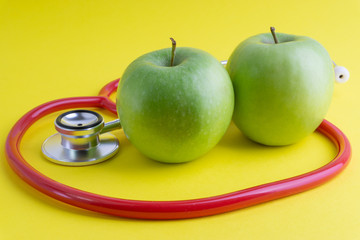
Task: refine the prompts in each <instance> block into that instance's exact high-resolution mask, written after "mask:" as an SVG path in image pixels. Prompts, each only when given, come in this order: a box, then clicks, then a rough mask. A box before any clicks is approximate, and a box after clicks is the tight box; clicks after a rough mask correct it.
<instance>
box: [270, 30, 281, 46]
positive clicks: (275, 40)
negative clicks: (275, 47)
mask: <svg viewBox="0 0 360 240" xmlns="http://www.w3.org/2000/svg"><path fill="white" fill-rule="evenodd" d="M270 31H271V34H272V36H273V38H274V42H275V44H277V43H279V41H278V39H277V37H276V34H275V28H274V27H270Z"/></svg>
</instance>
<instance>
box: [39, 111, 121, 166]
mask: <svg viewBox="0 0 360 240" xmlns="http://www.w3.org/2000/svg"><path fill="white" fill-rule="evenodd" d="M104 126H105V124H104V119H103V117H102V116H101V115H100V114H98V113H96V112H93V111H89V110H75V111H69V112H66V113H63V114H61V115H60V116H58V117H57V119H56V120H55V128H56V130H57V131H58V133H56V134H54V135H52V136H50V137H49V138H47V139H46V140H45V141H44V143H43V145H42V152H43V154H44V156H45V157H46V158H47V159H48V160H50V161H51V162H54V163H57V164H61V165H67V166H85V165H91V164H96V163H99V162H103V161H105V160H107V159H109V158H111V157H112V156H114V155H115V154H116V153H117V151H118V147H119V141H118V139H117V138H116V137H115V136H114V135H112V134H111V133H108V132H105V133H104V131H103V129H104Z"/></svg>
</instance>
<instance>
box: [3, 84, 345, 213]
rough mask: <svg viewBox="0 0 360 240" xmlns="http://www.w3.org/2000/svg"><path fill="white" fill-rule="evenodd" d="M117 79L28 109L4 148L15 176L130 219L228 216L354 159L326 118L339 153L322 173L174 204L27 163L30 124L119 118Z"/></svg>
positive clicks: (324, 130) (324, 177)
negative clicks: (67, 180) (93, 186)
mask: <svg viewBox="0 0 360 240" xmlns="http://www.w3.org/2000/svg"><path fill="white" fill-rule="evenodd" d="M119 80H120V79H116V80H114V81H112V82H110V83H108V84H107V85H106V86H104V87H103V88H102V89H101V91H100V93H99V95H98V96H91V97H73V98H64V99H59V100H54V101H51V102H48V103H45V104H42V105H40V106H38V107H36V108H34V109H32V110H30V111H29V112H28V113H26V114H25V115H24V116H23V117H21V118H20V119H19V120H18V121H17V122H16V123H15V125H14V126H13V128H12V129H11V130H10V133H9V135H8V137H7V140H6V144H5V151H6V156H7V160H8V163H9V165H10V166H11V168H12V169H13V170H14V172H15V173H16V174H17V175H18V176H19V177H20V178H22V179H23V180H24V181H25V182H27V183H28V184H29V185H31V186H32V187H34V188H35V189H37V190H39V191H40V192H42V193H44V194H46V195H48V196H50V197H52V198H54V199H56V200H59V201H62V202H64V203H67V204H70V205H73V206H76V207H79V208H83V209H87V210H90V211H94V212H99V213H103V214H109V215H114V216H120V217H128V218H139V219H185V218H195V217H203V216H209V215H214V214H219V213H224V212H229V211H233V210H237V209H241V208H245V207H249V206H253V205H256V204H259V203H264V202H267V201H271V200H275V199H278V198H282V197H286V196H289V195H293V194H296V193H300V192H303V191H306V190H309V189H311V188H314V187H316V186H319V185H321V184H323V183H325V182H327V181H328V180H330V179H332V178H333V177H335V176H336V175H337V174H339V173H340V172H341V171H342V170H343V169H344V168H345V167H346V166H347V164H348V163H349V161H350V158H351V146H350V143H349V141H348V139H347V137H346V136H345V134H344V133H343V132H342V131H341V130H340V129H338V128H337V127H336V126H335V125H333V124H331V123H330V122H329V121H327V120H323V122H322V123H321V124H320V126H319V127H318V128H317V131H318V132H320V133H321V134H323V135H325V136H326V137H327V138H329V139H330V140H331V141H332V143H333V144H334V145H335V147H336V148H337V155H336V156H335V158H334V159H333V160H332V161H330V162H329V163H328V164H326V165H324V166H322V167H320V168H318V169H315V170H313V171H310V172H308V173H305V174H301V175H298V176H295V177H291V178H287V179H283V180H279V181H275V182H271V183H266V184H262V185H258V186H255V187H250V188H247V189H242V190H239V191H235V192H231V193H225V194H221V195H216V196H211V197H205V198H198V199H189V200H176V201H150V200H149V201H142V200H132V199H122V198H115V197H110V196H103V195H99V194H95V193H91V192H87V191H83V190H80V189H76V188H73V187H71V186H68V185H65V184H62V183H60V182H57V181H55V180H53V179H51V178H49V177H47V176H46V175H44V174H43V173H41V172H39V171H38V170H36V169H35V168H33V167H32V166H31V165H30V164H29V163H28V162H27V161H26V160H25V159H24V157H23V156H22V154H21V152H20V145H21V140H22V137H23V136H24V134H25V132H26V131H27V129H28V128H29V127H30V126H31V125H32V124H34V123H35V122H36V121H37V120H39V119H40V118H42V117H44V116H46V115H48V114H51V113H54V112H57V111H62V110H65V109H74V108H90V107H91V108H93V107H97V108H103V109H106V110H108V111H110V112H112V113H114V114H116V105H115V103H114V102H112V101H111V100H110V95H111V94H112V93H113V92H115V91H116V89H117V86H118V82H119ZM91 121H92V120H90V122H91ZM68 123H69V122H68Z"/></svg>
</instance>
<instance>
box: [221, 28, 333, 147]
mask: <svg viewBox="0 0 360 240" xmlns="http://www.w3.org/2000/svg"><path fill="white" fill-rule="evenodd" d="M273 36H274V38H273ZM273 36H272V35H271V34H270V33H265V34H259V35H256V36H253V37H250V38H248V39H246V40H245V41H243V42H242V43H240V44H239V45H238V46H237V48H236V49H235V50H234V52H233V53H232V55H231V56H230V58H229V60H228V63H227V66H226V68H227V70H228V72H229V75H230V78H231V80H232V82H233V86H234V91H235V108H234V116H233V120H234V122H235V124H236V125H237V127H238V128H239V129H240V130H241V131H242V132H243V134H244V135H245V136H247V137H248V138H250V139H251V140H253V141H255V142H258V143H261V144H265V145H270V146H281V145H288V144H293V143H296V142H298V141H299V140H301V139H302V138H304V137H305V136H307V135H309V134H311V133H312V132H313V131H314V130H315V129H316V128H317V127H318V126H319V125H320V123H321V122H322V120H323V119H324V117H325V114H326V113H327V111H328V108H329V105H330V102H331V97H332V93H333V88H334V70H333V66H332V61H331V59H330V57H329V54H328V53H327V51H326V50H325V48H324V47H323V46H322V45H321V44H320V43H318V42H317V41H315V40H314V39H311V38H309V37H305V36H295V35H289V34H281V33H278V34H277V35H275V32H274V31H273ZM276 36H277V38H278V40H277V39H276V40H275V38H276ZM275 41H278V43H275Z"/></svg>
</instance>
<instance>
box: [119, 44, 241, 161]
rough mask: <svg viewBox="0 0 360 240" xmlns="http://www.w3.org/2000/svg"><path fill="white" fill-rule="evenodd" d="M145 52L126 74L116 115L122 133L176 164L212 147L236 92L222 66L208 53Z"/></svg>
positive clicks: (185, 50) (146, 152)
mask: <svg viewBox="0 0 360 240" xmlns="http://www.w3.org/2000/svg"><path fill="white" fill-rule="evenodd" d="M170 58H171V49H170V48H168V49H162V50H158V51H154V52H151V53H148V54H145V55H143V56H141V57H139V58H138V59H136V60H135V61H133V62H132V63H131V64H130V65H129V66H128V67H127V69H126V70H125V72H124V74H123V77H122V79H121V81H120V83H119V87H118V93H117V111H118V114H119V118H120V122H121V125H122V127H123V129H124V132H125V135H126V136H127V138H128V139H129V141H130V142H131V143H132V144H133V145H134V146H135V147H136V148H137V149H138V150H139V151H140V152H142V153H143V154H144V155H146V156H148V157H149V158H151V159H154V160H157V161H160V162H166V163H180V162H187V161H191V160H193V159H196V158H198V157H200V156H202V155H204V154H205V153H207V152H208V151H209V150H210V149H212V148H213V147H214V146H215V145H216V144H217V143H218V142H219V140H220V139H221V137H222V136H223V135H224V134H225V132H226V130H227V128H228V126H229V124H230V122H231V119H232V114H233V110H234V90H233V86H232V83H231V80H230V77H229V75H228V73H227V71H226V69H225V68H224V67H223V66H222V65H221V63H220V62H219V61H218V60H216V59H215V58H214V57H213V56H211V55H210V54H209V53H207V52H204V51H202V50H199V49H194V48H185V47H181V48H177V49H176V54H175V60H174V66H171V67H170Z"/></svg>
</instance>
